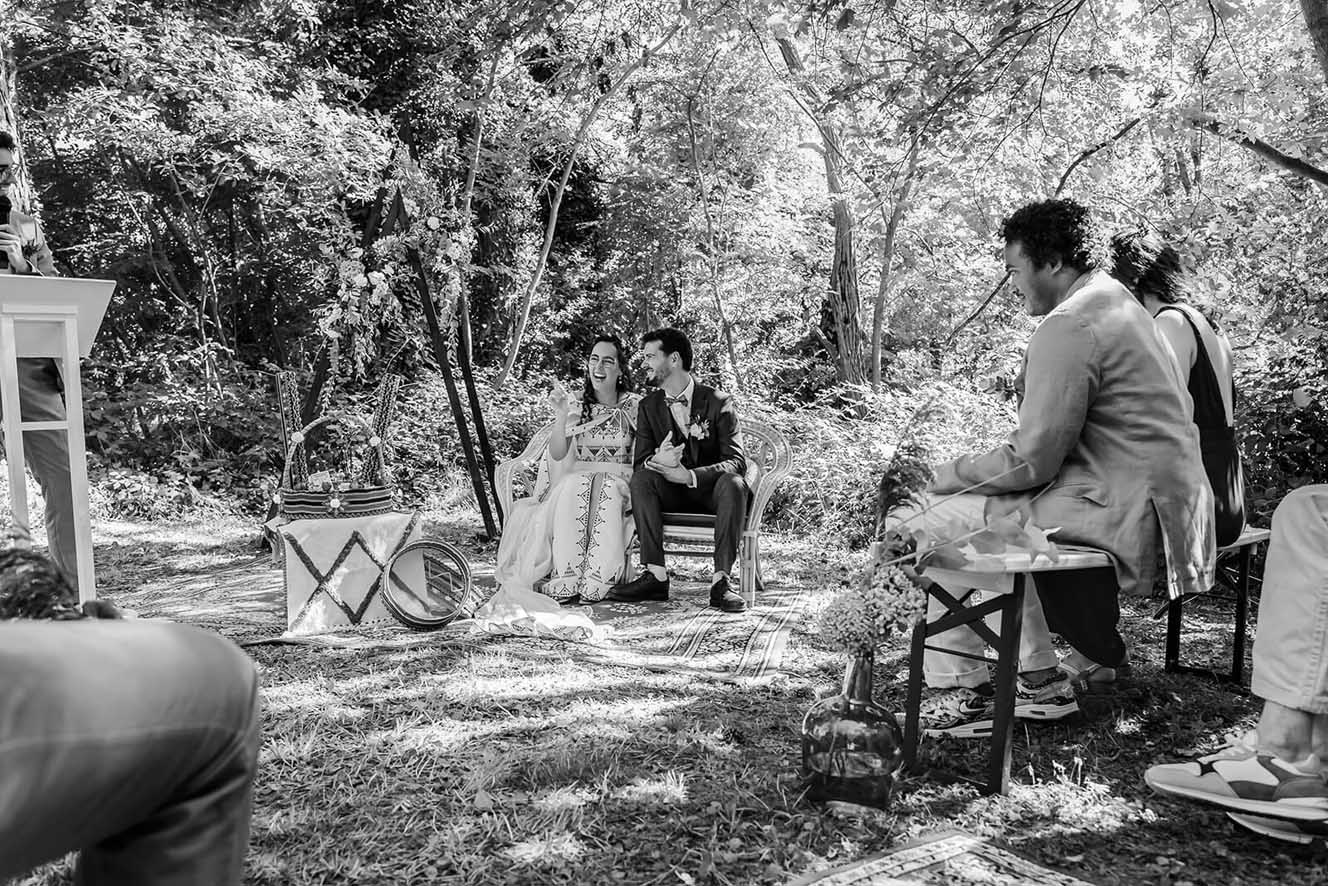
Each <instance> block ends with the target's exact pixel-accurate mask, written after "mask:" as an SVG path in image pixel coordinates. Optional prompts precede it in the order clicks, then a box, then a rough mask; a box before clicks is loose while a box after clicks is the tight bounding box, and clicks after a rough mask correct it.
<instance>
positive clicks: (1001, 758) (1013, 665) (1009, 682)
mask: <svg viewBox="0 0 1328 886" xmlns="http://www.w3.org/2000/svg"><path fill="white" fill-rule="evenodd" d="M1024 581H1025V576H1024V575H1023V574H1022V573H1020V574H1017V575H1015V576H1014V587H1013V588H1012V589H1011V592H1010V593H1009V594H1006V595H1005V599H1004V600H1003V601H1002V602H1003V604H1004V605H1003V606H1002V607H1001V610H1000V612H1001V635H1000V643H999V644H997V647H996V698H995V702H996V711H995V714H996V716H995V717H994V719H993V722H992V728H991V756H990V757H989V758H988V760H987V785H986V789H985V790H984V793H987V794H1006V793H1009V790H1010V750H1011V747H1010V746H1011V745H1012V744H1013V743H1014V742H1013V739H1014V681H1015V678H1016V674H1017V673H1018V670H1019V634H1020V633H1021V632H1022V630H1023V621H1024V593H1025V588H1024Z"/></svg>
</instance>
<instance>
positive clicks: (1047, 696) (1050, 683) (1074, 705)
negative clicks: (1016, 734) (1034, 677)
mask: <svg viewBox="0 0 1328 886" xmlns="http://www.w3.org/2000/svg"><path fill="white" fill-rule="evenodd" d="M1077 710H1079V702H1078V701H1076V700H1075V697H1074V687H1073V686H1071V685H1070V678H1069V676H1067V675H1066V674H1065V673H1064V672H1062V671H1057V672H1056V673H1055V674H1054V675H1053V676H1051V677H1048V678H1047V679H1045V680H1043V681H1041V682H1040V683H1032V682H1029V681H1028V680H1025V679H1024V675H1023V674H1020V675H1019V676H1018V677H1016V678H1015V682H1014V715H1015V716H1016V717H1020V718H1022V719H1024V720H1059V719H1061V718H1062V717H1068V716H1069V715H1070V714H1073V713H1074V712H1075V711H1077Z"/></svg>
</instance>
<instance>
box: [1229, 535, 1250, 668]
mask: <svg viewBox="0 0 1328 886" xmlns="http://www.w3.org/2000/svg"><path fill="white" fill-rule="evenodd" d="M1253 553H1254V545H1245V546H1244V547H1242V548H1241V549H1240V579H1239V580H1238V581H1237V583H1236V636H1235V638H1233V639H1232V641H1231V682H1233V683H1235V684H1237V685H1241V684H1242V683H1243V682H1244V679H1245V624H1246V622H1247V621H1248V620H1249V616H1250V558H1251V555H1252V554H1253Z"/></svg>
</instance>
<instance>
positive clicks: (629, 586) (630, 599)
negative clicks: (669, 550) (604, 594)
mask: <svg viewBox="0 0 1328 886" xmlns="http://www.w3.org/2000/svg"><path fill="white" fill-rule="evenodd" d="M668 598H669V580H668V579H667V578H665V579H663V580H662V581H661V580H660V579H658V578H655V574H654V573H653V572H651V571H650V570H649V569H647V570H646V571H645V572H642V573H641V574H640V575H638V576H637V577H636V578H634V579H632V580H631V581H629V582H625V583H623V584H620V585H614V586H613V590H611V591H609V599H610V600H614V601H616V602H618V603H645V602H647V601H649V600H667V599H668Z"/></svg>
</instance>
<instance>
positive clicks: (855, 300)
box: [775, 36, 863, 384]
mask: <svg viewBox="0 0 1328 886" xmlns="http://www.w3.org/2000/svg"><path fill="white" fill-rule="evenodd" d="M775 42H776V43H777V44H778V45H779V52H780V54H781V55H782V56H783V57H784V64H785V65H786V66H787V67H788V70H789V73H790V74H792V75H793V76H794V77H795V78H796V79H797V80H798V81H799V85H800V87H801V89H802V91H803V92H804V93H805V94H806V95H807V97H808V99H810V103H809V104H808V105H807V107H806V111H807V113H808V115H809V116H811V118H812V121H813V122H814V123H815V124H816V128H817V129H818V130H819V131H820V133H821V141H822V143H823V144H822V147H821V148H820V153H821V159H822V161H823V162H824V163H825V183H826V190H827V191H828V192H829V195H830V202H831V208H832V210H833V213H834V228H835V248H834V256H833V258H832V259H831V265H830V285H829V287H828V288H827V290H826V294H825V298H826V301H825V304H824V305H823V307H822V311H821V321H820V326H821V331H822V334H823V335H824V338H825V340H827V341H829V342H830V343H831V344H832V345H833V347H832V348H831V353H830V358H831V359H832V360H834V361H835V368H836V374H837V375H838V377H839V380H840V381H841V382H849V383H851V384H861V383H862V381H863V375H862V326H861V324H860V323H859V322H858V312H859V310H860V308H861V305H860V300H859V297H858V259H857V248H856V245H855V241H854V219H853V210H852V208H851V207H850V206H849V202H848V195H847V194H846V193H844V187H843V153H842V150H841V148H840V144H839V133H838V131H837V130H836V128H835V127H834V125H833V124H832V123H831V121H830V120H829V119H828V118H827V117H826V116H825V115H824V114H818V113H817V112H816V111H814V110H813V109H814V108H819V107H821V106H822V105H823V104H824V102H823V100H822V98H821V96H820V94H819V93H818V92H817V91H816V89H815V87H813V86H812V85H811V84H810V83H809V82H807V81H806V79H805V75H806V69H805V67H804V66H803V64H802V57H801V56H800V55H799V54H798V50H797V47H795V46H794V45H793V41H791V40H790V39H789V38H788V37H782V36H781V37H776V38H775Z"/></svg>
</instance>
